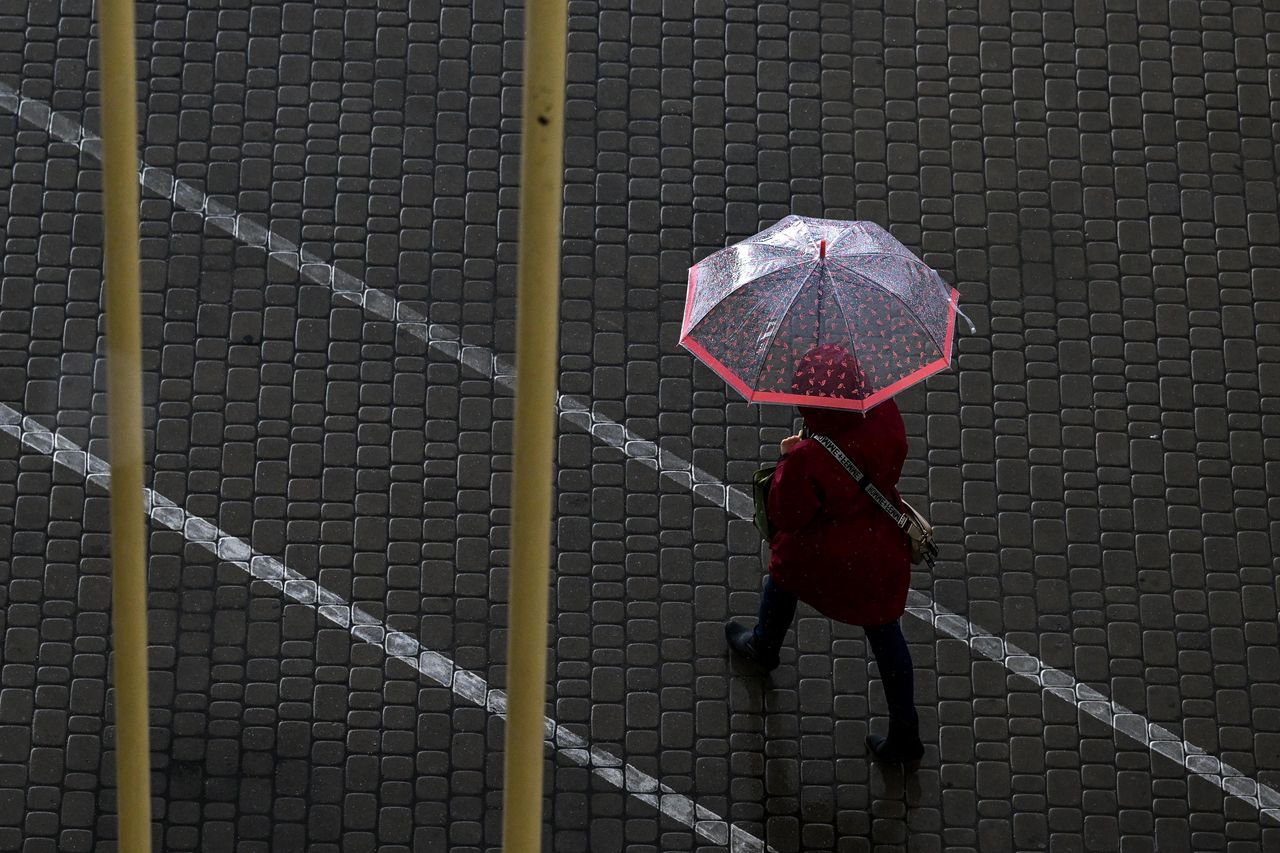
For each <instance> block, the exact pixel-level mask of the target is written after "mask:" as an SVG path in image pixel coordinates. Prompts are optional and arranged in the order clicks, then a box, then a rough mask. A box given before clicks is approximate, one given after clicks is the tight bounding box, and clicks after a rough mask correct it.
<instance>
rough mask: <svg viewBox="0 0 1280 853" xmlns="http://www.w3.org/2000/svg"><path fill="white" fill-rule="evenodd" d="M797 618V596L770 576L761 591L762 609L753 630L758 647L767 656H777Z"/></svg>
mask: <svg viewBox="0 0 1280 853" xmlns="http://www.w3.org/2000/svg"><path fill="white" fill-rule="evenodd" d="M795 618H796V597H795V596H794V595H792V594H791V593H789V592H787V591H786V590H785V589H783V588H782V587H780V586H778V585H777V584H776V583H774V582H773V578H768V579H767V580H765V582H764V590H763V591H762V592H761V593H760V610H759V612H757V614H756V628H755V630H754V631H752V632H751V638H752V640H754V641H755V644H756V648H758V649H759V650H760V652H761V653H762V654H764V655H765V656H766V657H777V655H778V651H779V650H780V649H781V648H782V641H783V640H785V639H786V637H787V630H788V629H790V627H791V622H792V620H794V619H795Z"/></svg>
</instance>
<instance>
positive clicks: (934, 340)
mask: <svg viewBox="0 0 1280 853" xmlns="http://www.w3.org/2000/svg"><path fill="white" fill-rule="evenodd" d="M867 254H871V253H870V252H868V253H867ZM876 254H889V253H888V252H877V253H876ZM896 257H901V255H898V256H896ZM835 263H838V264H840V266H841V267H842V268H843V269H845V270H848V271H849V273H850V274H852V275H853V276H854V277H855V278H858V279H861V280H862V281H863V282H870V284H866V285H864V286H868V287H874V288H878V289H879V290H881V291H883V292H884V293H887V294H889V295H890V296H892V297H893V298H894V299H896V300H898V301H899V302H901V303H902V307H903V308H905V309H907V313H908V314H910V315H911V319H913V320H915V321H916V324H917V325H918V326H919V327H920V328H921V329H923V330H924V333H925V334H926V335H928V336H929V340H930V341H931V342H932V343H933V345H934V346H935V347H937V349H938V355H946V353H947V351H946V349H945V348H944V347H943V346H942V345H941V344H939V343H938V339H937V338H935V337H934V336H933V330H931V329H930V328H929V326H928V324H926V323H925V322H924V321H923V320H921V319H920V315H919V314H917V313H916V312H915V311H913V310H912V309H911V306H910V305H908V304H907V300H905V299H903V298H902V297H901V296H899V295H898V294H896V293H894V292H893V291H892V290H890V289H889V288H887V287H885V286H884V285H883V284H881V283H880V282H878V281H876V280H875V279H873V278H870V277H868V276H866V275H865V274H863V273H861V272H859V271H858V270H855V269H854V268H853V267H850V266H846V265H845V264H842V263H840V262H839V261H838V260H837V261H835ZM935 275H936V273H935ZM947 304H950V300H948V303H947Z"/></svg>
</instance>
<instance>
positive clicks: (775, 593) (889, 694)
mask: <svg viewBox="0 0 1280 853" xmlns="http://www.w3.org/2000/svg"><path fill="white" fill-rule="evenodd" d="M795 616H796V597H795V596H794V595H792V594H791V593H789V592H787V591H786V590H785V589H783V588H782V587H780V586H778V585H777V584H776V583H774V582H773V578H769V579H768V580H767V581H765V585H764V592H762V593H761V594H760V612H759V614H758V617H757V620H756V627H755V631H754V632H753V634H752V636H753V638H754V640H755V644H756V648H757V649H758V650H759V651H760V652H762V653H764V654H766V655H768V654H770V653H772V654H777V652H778V650H779V649H780V648H782V641H783V639H784V638H785V637H786V636H787V629H788V628H790V627H791V622H792V620H793V619H795ZM863 630H864V631H865V632H866V635H867V645H869V646H871V652H872V653H873V654H874V655H875V656H876V664H877V665H878V666H879V667H880V680H881V681H882V682H883V683H884V696H885V699H886V700H888V703H889V728H890V731H894V730H903V731H909V732H911V733H912V734H914V733H915V731H916V728H917V726H918V725H919V717H918V716H917V714H916V702H915V677H914V672H913V671H912V667H911V650H910V649H908V648H907V638H906V637H904V636H902V627H901V626H900V625H899V624H898V620H897V619H895V620H893V621H892V622H888V623H886V624H884V625H874V626H870V627H867V628H864V629H863Z"/></svg>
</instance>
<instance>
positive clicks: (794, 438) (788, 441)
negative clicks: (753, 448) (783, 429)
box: [779, 435, 804, 456]
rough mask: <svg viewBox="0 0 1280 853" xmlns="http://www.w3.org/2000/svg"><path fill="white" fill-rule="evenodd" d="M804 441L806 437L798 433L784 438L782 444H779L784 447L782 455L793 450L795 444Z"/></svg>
mask: <svg viewBox="0 0 1280 853" xmlns="http://www.w3.org/2000/svg"><path fill="white" fill-rule="evenodd" d="M802 441H804V439H803V438H801V437H800V436H798V435H791V436H787V437H786V438H784V439H782V444H781V445H779V446H780V447H781V448H782V455H783V456H786V455H787V454H788V453H790V452H791V451H792V450H794V449H795V446H796V445H797V444H799V443H800V442H802Z"/></svg>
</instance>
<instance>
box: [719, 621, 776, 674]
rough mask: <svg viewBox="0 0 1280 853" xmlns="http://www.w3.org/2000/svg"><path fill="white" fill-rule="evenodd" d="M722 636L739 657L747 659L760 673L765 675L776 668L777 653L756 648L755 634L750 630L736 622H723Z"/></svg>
mask: <svg viewBox="0 0 1280 853" xmlns="http://www.w3.org/2000/svg"><path fill="white" fill-rule="evenodd" d="M724 638H725V639H726V640H728V641H729V648H730V649H731V650H732V651H733V652H734V653H735V654H736V655H737V656H738V657H740V658H742V659H743V660H745V661H747V662H748V663H749V664H751V665H752V666H753V667H755V668H756V669H758V670H759V671H760V672H761V673H762V674H764V675H767V674H768V673H770V672H773V670H775V669H777V668H778V653H777V652H773V653H772V654H770V653H766V652H763V651H761V650H759V649H757V648H756V641H755V635H754V633H753V632H752V630H751V629H750V628H748V627H746V626H745V625H739V624H738V623H737V622H726V623H724Z"/></svg>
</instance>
